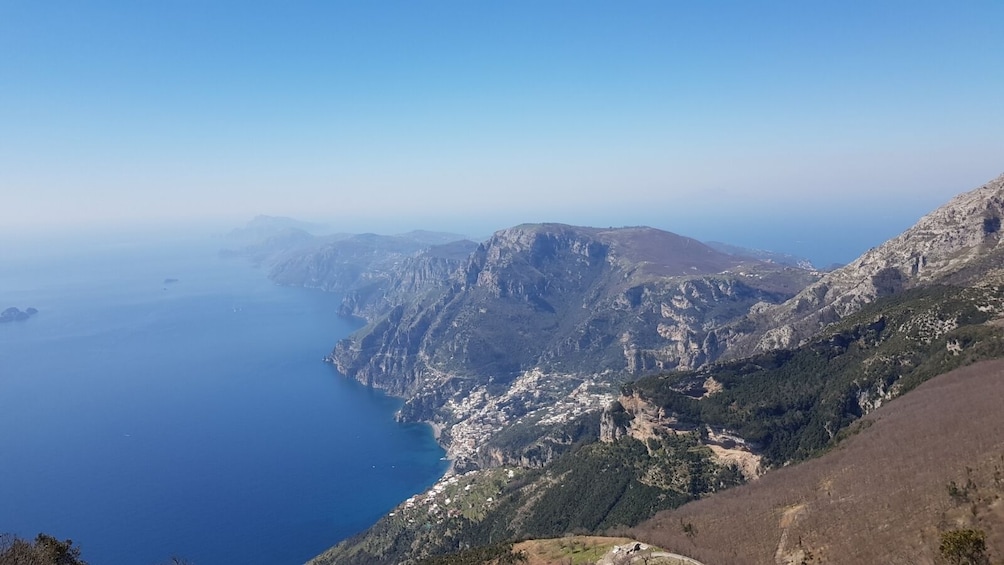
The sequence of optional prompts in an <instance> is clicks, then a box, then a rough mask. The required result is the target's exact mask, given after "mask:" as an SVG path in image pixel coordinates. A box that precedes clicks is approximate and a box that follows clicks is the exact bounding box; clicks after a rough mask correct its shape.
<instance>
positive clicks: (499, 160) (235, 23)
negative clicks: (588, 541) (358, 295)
mask: <svg viewBox="0 0 1004 565" xmlns="http://www.w3.org/2000/svg"><path fill="white" fill-rule="evenodd" d="M1002 16H1004V6H1002V5H1000V4H997V3H977V4H971V5H966V6H961V5H954V4H944V3H925V2H921V3H916V2H913V3H909V4H903V5H898V4H881V5H873V4H844V3H839V4H834V5H824V4H818V3H813V4H805V3H797V2H780V3H771V4H769V5H749V4H746V3H733V2H722V3H714V4H688V5H679V4H673V3H660V2H638V3H633V4H630V5H627V6H625V5H620V4H618V5H612V4H605V3H599V2H577V3H562V2H554V3H538V2H508V3H505V4H500V5H478V6H474V5H470V4H465V3H460V2H443V3H436V4H434V5H423V4H413V3H406V2H391V3H384V4H381V5H371V4H349V3H335V4H327V3H324V4H308V5H300V6H290V5H285V4H282V5H279V4H255V5H248V4H246V3H229V2H220V3H214V4H212V5H204V4H203V3H198V2H189V1H181V2H172V3H166V4H128V3H126V4H118V3H107V2H94V3H87V4H72V3H64V4H59V5H51V4H48V5H47V4H38V3H31V2H17V3H3V4H0V72H2V73H3V75H4V77H5V87H4V88H3V89H2V90H0V123H3V124H4V136H3V139H2V140H0V186H2V187H3V194H4V207H5V209H6V210H7V211H8V212H10V213H8V214H6V215H5V219H4V222H3V226H2V229H0V231H3V232H5V233H7V234H10V233H18V232H19V231H21V230H32V231H47V230H60V231H67V232H72V231H74V230H85V229H87V230H93V229H109V228H113V227H114V228H117V227H118V226H132V227H136V226H145V225H155V224H179V223H186V224H205V223H208V222H216V223H220V224H222V223H229V224H230V225H238V224H240V223H243V222H244V221H246V220H247V219H248V218H251V217H253V216H255V215H257V214H272V215H281V216H291V217H297V218H304V219H319V218H323V219H326V220H331V221H335V222H342V223H344V224H345V225H347V226H348V229H346V231H387V228H386V226H391V225H401V226H402V230H407V229H414V228H425V229H446V230H451V231H453V230H459V231H462V232H463V233H469V234H470V235H478V234H477V233H471V232H472V230H474V229H476V228H479V227H480V226H485V228H486V229H483V230H478V231H480V232H484V233H490V232H491V231H492V230H494V229H499V228H503V227H506V226H509V225H514V224H519V223H524V222H541V221H554V222H563V223H569V224H577V225H625V224H627V225H640V224H645V225H652V226H654V227H659V228H662V229H668V230H670V231H674V232H677V233H682V234H684V235H690V236H693V237H698V238H701V239H706V238H707V236H706V235H705V234H711V233H713V232H714V231H715V229H716V228H715V224H716V223H722V222H725V223H727V224H728V225H730V226H734V227H735V229H731V228H730V230H729V231H730V232H734V233H739V232H740V231H741V230H740V229H739V228H741V227H742V226H752V227H753V228H754V229H756V227H757V226H759V225H767V226H771V225H776V224H777V223H778V222H780V221H782V220H785V219H787V218H796V219H798V221H803V222H804V223H805V224H806V225H807V226H810V227H811V226H813V225H831V224H832V225H837V223H836V222H833V221H832V220H833V219H835V218H843V222H844V223H845V224H847V223H853V224H854V225H865V226H868V229H869V230H870V231H873V232H875V233H879V232H881V233H887V234H888V235H891V234H894V233H896V232H898V231H900V230H901V229H903V228H905V227H906V226H908V225H910V224H911V223H913V221H915V220H916V219H917V218H918V217H920V216H921V215H923V214H924V213H926V212H927V211H929V210H930V209H933V208H934V207H936V206H937V205H939V204H941V203H943V202H944V201H946V200H948V199H949V198H950V197H951V196H952V195H954V194H956V193H958V192H962V191H965V190H969V189H971V188H974V187H976V186H979V185H980V184H982V183H984V182H986V181H988V180H990V179H992V178H994V177H996V176H997V175H999V174H1000V173H1001V172H1002V171H1004V165H1002V164H1001V162H1000V156H1001V155H1002V154H1004V136H1001V135H1000V131H1002V126H1004V113H1002V112H1000V110H999V100H1000V98H1001V94H1004V73H1001V72H1000V70H1001V62H1000V60H1001V57H1000V53H1004V37H1002V36H1001V34H1000V33H999V30H998V26H997V22H1000V21H1002ZM464 226H470V227H464ZM882 226H888V227H889V228H890V229H885V228H883V229H879V227H882ZM892 226H895V227H896V229H895V230H893V229H891V227H892ZM743 229H746V228H743ZM828 229H829V228H828ZM834 229H835V228H834ZM718 231H722V230H718ZM695 232H702V233H695ZM721 239H726V240H727V238H724V237H722V238H721ZM797 239H799V236H798V233H797V230H795V231H793V232H792V233H790V234H787V235H784V236H783V237H781V238H780V240H781V241H786V240H797ZM864 239H866V238H862V241H864ZM735 243H742V242H735ZM754 243H755V242H754ZM877 243H879V242H878V241H876V242H872V243H871V244H877ZM782 250H784V249H782ZM788 251H792V252H796V251H797V250H788Z"/></svg>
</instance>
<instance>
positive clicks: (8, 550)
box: [0, 534, 87, 565]
mask: <svg viewBox="0 0 1004 565" xmlns="http://www.w3.org/2000/svg"><path fill="white" fill-rule="evenodd" d="M0 565H87V562H86V561H84V560H82V559H81V558H80V548H78V547H73V541H72V540H66V541H59V540H58V539H56V538H54V537H52V536H50V535H47V534H38V536H37V537H35V541H34V542H30V541H28V540H24V539H21V538H19V537H17V536H13V535H10V534H5V535H3V536H0Z"/></svg>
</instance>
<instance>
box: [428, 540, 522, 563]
mask: <svg viewBox="0 0 1004 565" xmlns="http://www.w3.org/2000/svg"><path fill="white" fill-rule="evenodd" d="M526 560H527V557H526V554H525V553H523V552H521V551H513V550H512V544H511V543H500V544H495V545H488V546H483V547H475V548H473V549H467V550H464V551H460V552H457V553H451V554H449V555H439V556H435V557H429V558H426V559H422V560H420V561H419V562H418V564H417V565H515V564H516V563H525V562H526Z"/></svg>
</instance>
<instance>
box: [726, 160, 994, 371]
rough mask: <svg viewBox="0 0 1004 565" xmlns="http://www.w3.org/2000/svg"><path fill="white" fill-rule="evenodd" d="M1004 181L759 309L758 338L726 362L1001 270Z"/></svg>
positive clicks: (745, 341) (961, 198)
mask: <svg viewBox="0 0 1004 565" xmlns="http://www.w3.org/2000/svg"><path fill="white" fill-rule="evenodd" d="M1002 217H1004V176H1000V177H998V178H996V179H994V180H992V181H990V182H989V183H987V184H985V185H983V186H981V187H979V188H977V189H975V190H972V191H970V192H966V193H963V194H960V195H958V196H956V197H955V198H953V199H952V200H950V201H949V202H948V203H946V204H945V205H944V206H942V207H940V208H938V209H937V210H935V211H933V212H931V213H930V214H928V215H926V216H924V217H923V218H921V219H920V221H918V222H917V224H916V225H914V226H913V227H911V228H910V229H908V230H907V231H905V232H903V233H902V234H900V235H899V236H897V237H895V238H893V239H891V240H889V241H887V242H885V243H883V244H882V245H880V246H878V247H875V248H873V249H871V250H869V251H868V252H866V253H865V254H864V255H862V256H861V257H859V258H858V259H857V260H855V261H854V262H852V263H851V264H849V265H847V266H845V267H843V268H840V269H838V270H836V271H833V272H832V273H829V274H827V275H826V276H824V277H823V278H821V279H820V280H819V281H817V282H815V283H813V284H810V285H809V286H807V287H806V288H805V289H804V290H802V291H801V292H800V293H798V295H797V296H795V297H794V298H792V299H791V300H789V301H787V302H785V303H784V304H780V305H777V306H772V307H764V308H762V309H759V310H758V311H757V312H756V313H755V314H753V315H751V316H750V318H749V320H748V321H749V322H751V324H748V327H750V326H755V327H756V331H753V332H751V333H750V335H748V336H746V337H744V338H742V339H738V340H736V342H735V343H734V344H733V347H732V349H731V351H730V352H729V356H730V357H733V358H739V357H743V356H746V355H749V354H752V353H755V352H757V351H766V350H770V349H776V348H786V347H794V346H796V345H798V344H799V343H802V342H804V341H805V340H807V339H809V338H811V337H812V336H813V335H815V334H816V333H818V332H819V331H820V330H821V329H822V328H823V327H825V326H826V325H828V324H831V323H833V322H836V321H837V320H840V319H841V318H843V317H845V316H847V315H849V314H852V313H854V312H857V311H859V310H860V309H861V308H862V307H863V306H864V305H866V304H869V303H871V302H873V301H874V300H876V299H877V298H880V297H883V296H889V295H892V294H896V293H898V292H901V291H903V290H906V289H910V288H915V287H918V286H924V285H930V284H936V283H940V282H946V283H951V284H963V285H966V284H970V283H972V282H974V281H975V280H976V279H978V278H979V277H982V276H984V275H985V274H986V273H987V272H988V268H992V267H993V266H994V265H1000V264H1001V258H1002V256H1004V251H1002V249H1004V246H1002V245H1001V218H1002Z"/></svg>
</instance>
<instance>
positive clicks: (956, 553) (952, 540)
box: [938, 528, 990, 565]
mask: <svg viewBox="0 0 1004 565" xmlns="http://www.w3.org/2000/svg"><path fill="white" fill-rule="evenodd" d="M938 550H939V551H940V552H941V556H942V557H944V558H945V559H947V560H948V562H949V563H951V564H952V565H985V564H986V563H989V562H990V560H989V558H988V557H987V535H986V534H985V533H984V532H983V530H974V529H970V528H966V529H961V530H949V531H947V532H944V533H943V534H941V545H939V546H938Z"/></svg>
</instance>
